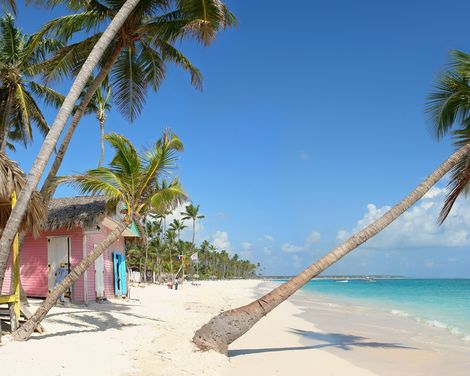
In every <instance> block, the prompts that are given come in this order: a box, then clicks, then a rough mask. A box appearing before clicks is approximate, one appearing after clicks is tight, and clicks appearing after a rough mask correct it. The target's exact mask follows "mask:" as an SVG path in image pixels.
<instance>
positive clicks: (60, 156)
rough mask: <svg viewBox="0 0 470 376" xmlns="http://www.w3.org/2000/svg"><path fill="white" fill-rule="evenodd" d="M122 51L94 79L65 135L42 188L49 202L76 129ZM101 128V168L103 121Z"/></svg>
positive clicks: (42, 192)
mask: <svg viewBox="0 0 470 376" xmlns="http://www.w3.org/2000/svg"><path fill="white" fill-rule="evenodd" d="M121 51H122V48H121V47H118V48H116V49H115V50H114V51H113V53H112V54H111V56H110V57H109V59H108V61H107V62H106V64H105V65H104V66H103V68H102V69H101V71H100V72H99V73H98V75H97V76H96V78H95V79H94V81H93V83H92V84H91V85H90V87H89V88H88V90H87V93H86V94H85V96H84V97H83V99H82V101H81V102H80V105H79V107H78V109H77V111H76V112H75V114H74V115H73V117H72V122H71V123H70V126H69V128H68V129H67V133H66V134H65V137H64V139H63V140H62V143H61V144H60V148H59V151H58V152H57V154H56V156H55V159H54V162H53V163H52V166H51V169H50V170H49V173H48V174H47V177H46V179H45V180H44V184H43V185H42V188H41V194H42V195H43V197H44V199H45V200H46V201H47V202H48V201H49V200H50V199H51V197H52V196H54V193H55V190H56V186H55V185H54V179H55V177H56V176H57V173H58V172H59V168H60V166H61V165H62V161H63V160H64V157H65V153H66V152H67V149H68V147H69V145H70V141H71V140H72V136H73V134H74V133H75V129H77V126H78V123H79V122H80V119H81V118H82V116H83V114H84V113H85V111H86V109H87V107H88V105H89V104H90V101H91V99H92V98H93V95H95V93H96V91H97V90H98V89H99V87H100V85H101V84H102V83H103V81H104V80H105V78H106V77H107V76H108V74H109V72H110V70H111V68H112V67H113V65H114V63H115V62H116V60H117V59H118V57H119V55H120V54H121ZM100 127H102V129H101V145H102V146H101V148H102V149H101V159H100V162H99V163H100V164H99V166H101V163H102V160H103V159H104V122H103V124H101V121H100Z"/></svg>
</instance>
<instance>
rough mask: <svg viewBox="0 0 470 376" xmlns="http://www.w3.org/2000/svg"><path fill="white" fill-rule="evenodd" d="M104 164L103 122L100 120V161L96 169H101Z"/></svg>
mask: <svg viewBox="0 0 470 376" xmlns="http://www.w3.org/2000/svg"><path fill="white" fill-rule="evenodd" d="M103 162H104V120H103V119H101V120H100V160H99V162H98V167H101V166H102V165H103Z"/></svg>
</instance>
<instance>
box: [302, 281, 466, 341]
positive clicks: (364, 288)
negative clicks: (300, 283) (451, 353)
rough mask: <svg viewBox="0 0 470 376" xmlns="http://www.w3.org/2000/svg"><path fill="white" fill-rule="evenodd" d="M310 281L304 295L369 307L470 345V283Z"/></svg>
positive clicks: (305, 287)
mask: <svg viewBox="0 0 470 376" xmlns="http://www.w3.org/2000/svg"><path fill="white" fill-rule="evenodd" d="M344 281H345V280H343V282H339V281H335V280H322V279H319V280H312V281H310V282H309V283H308V284H307V285H305V286H304V287H303V291H305V292H312V293H315V294H321V295H325V296H329V297H337V298H341V299H346V300H348V301H350V302H351V303H357V304H365V305H372V306H374V307H375V308H378V309H383V310H386V311H388V312H389V313H392V314H394V315H398V316H404V317H409V318H410V319H414V320H416V321H418V322H420V323H422V324H424V325H428V326H434V327H437V328H442V329H445V330H448V331H450V332H451V333H452V334H454V335H456V336H459V337H461V338H462V339H464V340H465V341H470V279H376V280H374V281H373V282H371V281H368V280H359V279H358V280H356V279H350V280H347V282H344Z"/></svg>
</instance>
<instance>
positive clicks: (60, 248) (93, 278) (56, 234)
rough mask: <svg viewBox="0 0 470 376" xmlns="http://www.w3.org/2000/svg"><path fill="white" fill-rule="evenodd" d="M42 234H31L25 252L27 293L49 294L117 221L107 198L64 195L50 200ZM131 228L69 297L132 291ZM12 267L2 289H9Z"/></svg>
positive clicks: (85, 300)
mask: <svg viewBox="0 0 470 376" xmlns="http://www.w3.org/2000/svg"><path fill="white" fill-rule="evenodd" d="M48 209H49V212H48V217H47V220H46V221H45V224H44V226H43V228H42V231H41V232H40V233H39V235H37V234H36V236H33V234H32V233H28V234H27V235H26V237H25V239H24V243H23V246H22V248H21V253H20V275H21V283H22V286H23V288H24V291H25V293H26V295H27V296H28V297H37V298H45V297H46V296H47V294H48V293H49V291H51V290H52V289H53V288H54V286H55V284H56V283H57V275H58V274H57V273H58V272H59V271H60V270H63V269H65V270H66V272H67V273H68V272H69V271H70V270H71V269H72V268H73V267H74V266H75V265H77V264H78V263H79V262H80V261H81V260H82V258H84V257H85V256H86V255H87V254H88V253H90V252H91V251H92V250H93V248H94V247H95V246H96V245H98V244H99V243H101V242H102V241H103V240H104V239H105V238H106V236H107V235H108V234H109V233H110V232H111V231H112V230H113V229H114V228H115V227H116V226H117V223H116V222H115V221H114V220H113V216H114V215H113V213H109V211H108V209H107V205H106V199H105V198H104V197H96V196H95V197H84V196H79V197H65V198H58V199H53V200H51V202H50V204H49V207H48ZM138 236H139V235H138V232H137V230H136V229H132V228H129V229H127V230H126V231H125V232H124V233H123V234H122V236H121V237H120V238H119V240H117V241H116V242H115V243H114V244H112V245H111V246H110V247H109V248H108V249H107V250H106V251H105V252H104V253H103V254H102V255H101V256H100V257H99V258H98V259H97V260H96V261H95V263H94V265H92V266H90V268H88V270H87V271H86V272H85V273H84V274H83V275H82V276H81V277H80V279H79V280H78V281H76V282H75V283H74V284H73V286H72V288H71V289H70V291H68V292H67V293H66V294H65V298H66V299H69V301H71V302H73V303H85V304H86V303H88V302H90V301H95V300H101V299H106V298H110V297H116V296H126V295H127V275H126V264H125V252H126V250H125V238H135V237H138ZM10 270H11V269H10V268H9V270H8V271H7V273H6V275H5V281H4V286H3V291H4V292H8V291H9V289H10Z"/></svg>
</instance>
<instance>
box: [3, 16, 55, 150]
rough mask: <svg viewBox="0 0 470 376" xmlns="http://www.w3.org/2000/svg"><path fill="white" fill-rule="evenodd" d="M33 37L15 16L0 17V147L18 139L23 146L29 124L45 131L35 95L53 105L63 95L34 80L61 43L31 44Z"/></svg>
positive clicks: (46, 129)
mask: <svg viewBox="0 0 470 376" xmlns="http://www.w3.org/2000/svg"><path fill="white" fill-rule="evenodd" d="M33 39H34V37H32V36H30V35H26V34H22V32H21V31H20V30H19V29H18V28H17V27H16V26H15V19H14V18H13V17H12V16H11V15H9V14H7V15H5V16H3V17H1V18H0V83H1V86H0V151H1V152H5V149H6V147H7V145H8V146H9V147H10V148H14V146H13V144H11V143H9V140H10V141H21V142H22V143H23V144H24V145H25V146H26V145H27V144H28V143H29V142H30V141H32V139H33V135H32V127H31V125H32V124H35V125H36V127H37V128H38V130H39V131H40V132H41V133H42V134H43V135H46V134H47V132H48V131H49V126H48V124H47V122H46V119H45V118H44V115H43V114H42V112H41V109H40V106H39V105H38V104H37V102H36V100H35V97H36V98H38V99H40V100H42V101H44V102H45V103H47V104H52V105H54V106H55V107H56V108H58V107H60V105H61V104H62V101H63V99H64V97H63V96H62V95H61V94H59V93H57V92H56V91H54V90H52V89H51V88H49V87H47V86H45V85H42V84H40V83H39V82H38V80H36V78H37V74H38V73H40V71H41V66H42V64H44V60H45V58H46V57H47V56H48V55H49V54H50V53H51V52H53V51H55V50H57V49H58V48H60V47H62V44H61V43H59V42H57V41H55V40H51V39H44V40H43V41H41V43H39V44H36V45H34V44H33V43H32V40H33Z"/></svg>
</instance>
